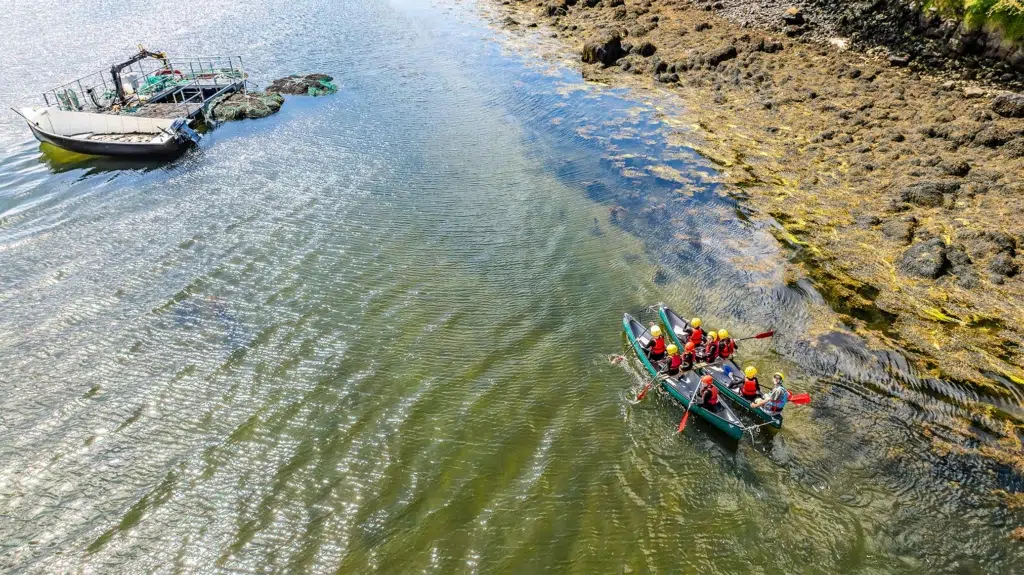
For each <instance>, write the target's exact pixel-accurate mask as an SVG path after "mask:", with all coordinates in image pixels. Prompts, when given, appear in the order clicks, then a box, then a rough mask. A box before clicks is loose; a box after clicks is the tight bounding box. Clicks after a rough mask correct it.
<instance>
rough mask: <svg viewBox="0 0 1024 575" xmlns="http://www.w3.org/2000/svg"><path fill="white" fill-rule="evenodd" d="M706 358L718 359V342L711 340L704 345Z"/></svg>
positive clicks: (708, 359)
mask: <svg viewBox="0 0 1024 575" xmlns="http://www.w3.org/2000/svg"><path fill="white" fill-rule="evenodd" d="M704 359H706V360H707V361H715V360H716V359H718V342H717V341H715V340H711V341H709V342H708V344H707V345H706V346H705V347H704Z"/></svg>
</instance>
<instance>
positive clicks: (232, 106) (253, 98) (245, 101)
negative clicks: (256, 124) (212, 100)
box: [213, 92, 284, 122]
mask: <svg viewBox="0 0 1024 575" xmlns="http://www.w3.org/2000/svg"><path fill="white" fill-rule="evenodd" d="M282 104H284V96H282V95H280V94H268V93H265V92H246V93H244V94H243V93H241V92H236V93H234V94H232V95H231V96H229V97H228V98H225V99H223V100H221V101H220V102H218V103H217V104H214V106H213V119H214V120H217V121H218V122H229V121H231V120H244V119H245V118H265V117H267V116H269V115H271V114H273V113H275V112H277V111H278V110H280V109H281V105H282Z"/></svg>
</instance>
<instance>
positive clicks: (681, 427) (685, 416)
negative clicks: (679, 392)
mask: <svg viewBox="0 0 1024 575" xmlns="http://www.w3.org/2000/svg"><path fill="white" fill-rule="evenodd" d="M698 391H700V385H698V386H697V387H696V388H695V389H694V390H693V395H691V396H690V402H689V403H687V404H686V413H684V414H683V420H682V421H680V422H679V429H677V430H676V433H682V432H683V430H684V429H686V420H687V419H690V406H692V405H693V400H694V399H696V398H697V392H698Z"/></svg>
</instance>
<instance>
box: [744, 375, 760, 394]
mask: <svg viewBox="0 0 1024 575" xmlns="http://www.w3.org/2000/svg"><path fill="white" fill-rule="evenodd" d="M757 383H758V382H757V378H756V377H755V378H754V379H750V378H749V377H748V378H747V379H746V381H744V382H743V390H742V391H740V395H743V396H744V397H753V396H755V395H757V387H758V385H757Z"/></svg>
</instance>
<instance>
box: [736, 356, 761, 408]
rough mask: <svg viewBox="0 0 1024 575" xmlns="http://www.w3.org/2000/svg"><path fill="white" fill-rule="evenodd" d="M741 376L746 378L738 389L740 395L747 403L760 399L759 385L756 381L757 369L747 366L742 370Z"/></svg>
mask: <svg viewBox="0 0 1024 575" xmlns="http://www.w3.org/2000/svg"><path fill="white" fill-rule="evenodd" d="M743 374H744V375H746V376H747V378H746V379H744V380H743V386H742V387H741V388H740V395H741V396H743V399H745V400H747V401H754V400H756V399H760V398H761V383H760V382H759V381H757V368H756V367H754V366H752V365H748V366H747V368H746V369H744V370H743Z"/></svg>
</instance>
